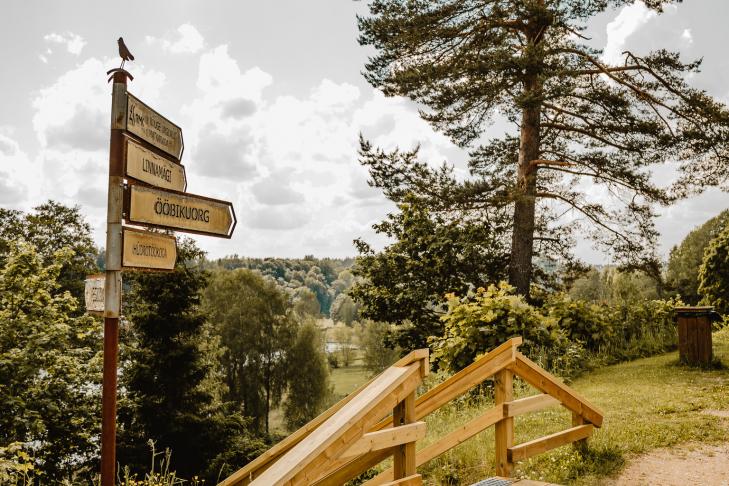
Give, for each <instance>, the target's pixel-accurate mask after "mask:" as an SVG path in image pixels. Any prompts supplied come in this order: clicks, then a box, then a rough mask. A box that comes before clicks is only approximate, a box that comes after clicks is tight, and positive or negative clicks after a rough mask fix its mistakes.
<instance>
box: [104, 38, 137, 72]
mask: <svg viewBox="0 0 729 486" xmlns="http://www.w3.org/2000/svg"><path fill="white" fill-rule="evenodd" d="M116 43H117V45H118V46H119V57H121V59H122V62H121V65H120V66H119V67H118V68H114V69H110V70H108V71H107V72H106V74H108V75H111V76H109V82H111V80H112V79H114V75H115V74H116V73H122V74H124V76H126V77H127V78H129V80H130V81H131V80H132V79H134V76H132V75H131V74H129V72H128V71H126V70H125V69H124V63H125V62H127V61H133V60H134V56H133V55H132V53H131V52H129V48H128V47H127V46H126V44H124V39H123V38H121V37H119V39H117V41H116Z"/></svg>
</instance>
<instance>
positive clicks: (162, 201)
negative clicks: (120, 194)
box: [125, 184, 236, 238]
mask: <svg viewBox="0 0 729 486" xmlns="http://www.w3.org/2000/svg"><path fill="white" fill-rule="evenodd" d="M125 205H126V209H125V219H126V220H127V221H128V222H130V223H135V224H142V225H149V226H156V227H159V228H168V229H176V230H181V231H187V232H189V233H198V234H202V235H210V236H222V237H224V238H230V237H231V236H232V234H233V229H234V228H235V223H236V219H235V212H234V211H233V205H232V204H231V203H229V202H227V201H220V200H218V199H211V198H209V197H204V196H196V195H194V194H186V193H183V192H177V191H165V190H162V189H155V188H153V187H146V186H140V185H137V184H132V185H130V186H129V187H128V189H127V196H126V197H125Z"/></svg>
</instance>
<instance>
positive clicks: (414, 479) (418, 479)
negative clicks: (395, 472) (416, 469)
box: [385, 474, 423, 486]
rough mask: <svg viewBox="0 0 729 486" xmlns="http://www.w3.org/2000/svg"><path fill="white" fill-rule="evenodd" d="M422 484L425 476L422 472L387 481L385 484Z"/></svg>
mask: <svg viewBox="0 0 729 486" xmlns="http://www.w3.org/2000/svg"><path fill="white" fill-rule="evenodd" d="M422 484H423V477H422V476H421V475H420V474H413V475H412V476H408V477H406V478H402V479H398V480H396V481H392V482H390V483H387V484H386V485H385V486H421V485H422Z"/></svg>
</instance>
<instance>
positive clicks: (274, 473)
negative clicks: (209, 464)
mask: <svg viewBox="0 0 729 486" xmlns="http://www.w3.org/2000/svg"><path fill="white" fill-rule="evenodd" d="M414 374H416V375H417V378H418V380H421V378H420V364H419V363H413V364H411V365H409V366H408V367H407V368H398V367H391V368H388V369H386V370H385V371H384V372H383V373H382V374H381V375H379V376H378V377H377V378H375V380H374V381H373V382H372V383H371V384H370V385H369V386H368V387H367V388H366V389H364V390H363V391H362V392H361V393H359V394H358V395H357V396H356V397H355V398H354V399H353V400H352V401H351V402H349V403H347V404H346V405H345V406H344V407H342V408H341V409H340V410H338V411H337V412H336V413H335V414H334V415H332V416H331V417H330V418H329V420H327V421H326V422H324V423H323V424H321V425H320V426H319V427H318V428H317V429H316V430H314V431H313V432H312V433H311V434H310V435H309V437H308V439H307V440H306V441H302V442H299V443H298V444H296V445H295V446H294V447H293V448H292V449H291V450H290V451H288V452H287V453H286V454H285V455H284V456H283V457H281V458H280V459H279V460H278V461H277V462H276V463H275V464H273V465H271V467H269V468H268V469H267V470H266V471H264V472H263V473H262V474H261V475H260V476H259V477H258V478H256V479H255V480H254V481H253V482H252V483H251V484H252V485H256V486H264V485H265V486H270V485H273V484H282V483H285V482H287V481H290V480H291V481H292V482H293V479H294V477H295V476H296V475H297V474H298V473H299V472H301V471H303V470H304V469H305V468H306V467H307V466H308V465H309V464H310V463H311V462H312V461H313V460H314V459H316V458H317V457H318V456H320V455H322V454H325V455H326V457H327V458H332V457H336V456H337V455H338V454H340V453H341V452H344V450H346V449H348V448H349V447H351V446H352V444H354V442H356V441H357V439H359V438H360V437H361V436H362V435H364V432H365V430H366V429H367V428H368V427H367V424H366V423H361V421H362V419H364V418H366V417H367V416H368V414H369V413H370V412H372V411H373V409H376V408H377V407H378V405H379V404H380V403H382V402H384V403H388V402H389V401H390V400H392V398H391V397H392V396H393V392H394V391H395V390H396V389H397V388H398V386H399V385H401V384H402V383H403V382H405V381H406V380H407V379H408V378H409V377H411V376H413V375H414ZM416 385H417V383H416ZM410 391H412V390H408V392H410ZM393 405H394V404H390V405H389V407H390V408H391V407H392V406H393ZM374 420H377V418H375V419H373V423H374ZM352 431H353V432H352ZM347 432H351V433H349V434H348V433H347Z"/></svg>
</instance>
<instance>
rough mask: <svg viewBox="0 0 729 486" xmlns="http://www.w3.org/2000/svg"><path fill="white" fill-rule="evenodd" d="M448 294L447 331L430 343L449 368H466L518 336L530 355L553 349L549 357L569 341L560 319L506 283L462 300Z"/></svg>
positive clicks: (436, 356) (437, 355) (457, 369)
mask: <svg viewBox="0 0 729 486" xmlns="http://www.w3.org/2000/svg"><path fill="white" fill-rule="evenodd" d="M447 297H448V312H447V314H445V315H444V316H443V317H442V320H443V322H444V324H445V334H444V336H443V338H435V337H433V338H431V339H430V344H431V345H432V347H433V348H435V351H434V353H433V358H434V360H435V361H437V362H439V366H441V367H443V368H444V369H447V370H449V371H459V370H461V369H463V368H465V367H466V366H468V365H469V364H471V363H473V361H474V360H475V359H476V358H478V357H479V356H480V355H482V354H484V353H486V352H488V351H489V350H491V349H493V348H495V347H496V346H498V345H499V344H501V343H503V342H504V341H506V340H507V339H509V338H511V337H514V336H521V337H522V338H523V339H524V344H523V345H522V347H521V350H522V352H523V353H525V354H527V355H530V354H536V353H537V352H538V351H539V350H540V349H543V348H546V349H549V350H552V351H553V353H548V354H546V355H545V356H546V357H547V358H548V357H549V356H550V355H551V356H557V355H559V354H560V353H561V352H562V351H564V350H565V349H566V348H567V346H568V344H569V343H568V341H567V338H566V336H565V334H564V332H563V331H562V330H561V329H559V327H558V325H557V320H556V319H554V318H552V317H550V316H545V315H544V314H542V313H541V312H540V310H539V309H538V308H536V307H532V306H531V305H529V304H528V303H527V302H526V301H525V300H524V298H523V297H522V296H521V295H514V288H513V287H511V286H510V285H508V284H506V283H503V282H502V283H500V284H499V285H498V287H497V286H496V285H489V287H488V288H487V289H484V288H479V289H478V290H477V291H476V293H475V294H472V295H469V296H467V297H465V298H462V299H460V298H458V297H456V296H455V295H453V294H449V295H448V296H447ZM550 364H551V362H548V363H546V365H547V366H549V365H550Z"/></svg>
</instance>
